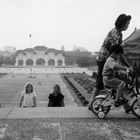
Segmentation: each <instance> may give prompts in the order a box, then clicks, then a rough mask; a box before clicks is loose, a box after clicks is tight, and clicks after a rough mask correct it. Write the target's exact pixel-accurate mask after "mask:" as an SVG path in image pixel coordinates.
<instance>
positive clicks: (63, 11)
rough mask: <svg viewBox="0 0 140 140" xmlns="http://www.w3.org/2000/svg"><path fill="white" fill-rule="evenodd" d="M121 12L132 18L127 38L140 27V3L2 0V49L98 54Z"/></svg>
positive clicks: (136, 0) (129, 0)
mask: <svg viewBox="0 0 140 140" xmlns="http://www.w3.org/2000/svg"><path fill="white" fill-rule="evenodd" d="M122 13H125V14H130V15H131V16H132V20H131V23H130V26H129V28H128V30H127V31H126V32H124V36H123V37H124V38H125V37H127V36H129V34H131V32H133V30H134V28H135V27H137V28H140V15H139V13H140V0H0V49H2V48H3V47H4V46H13V47H16V48H17V49H18V50H19V49H25V48H29V47H34V46H36V45H45V46H46V47H48V48H56V49H61V46H62V45H64V46H65V50H72V49H73V46H74V45H77V46H82V47H84V48H86V49H88V50H89V51H93V52H94V51H98V50H99V49H100V46H101V45H102V42H103V40H104V38H105V36H106V34H107V33H108V31H109V30H111V29H112V28H113V27H114V22H115V20H116V18H117V17H118V15H119V14H122ZM29 34H32V37H31V38H30V37H29Z"/></svg>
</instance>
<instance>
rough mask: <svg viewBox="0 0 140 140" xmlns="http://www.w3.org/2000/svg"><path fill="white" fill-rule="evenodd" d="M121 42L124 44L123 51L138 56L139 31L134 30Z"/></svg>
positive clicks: (139, 49) (139, 46)
mask: <svg viewBox="0 0 140 140" xmlns="http://www.w3.org/2000/svg"><path fill="white" fill-rule="evenodd" d="M123 42H124V44H125V45H124V50H126V51H127V52H129V53H135V54H140V29H135V30H134V32H133V33H132V34H131V35H130V36H129V37H128V38H126V39H125V40H124V41H123Z"/></svg>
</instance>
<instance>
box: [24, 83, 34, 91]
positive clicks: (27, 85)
mask: <svg viewBox="0 0 140 140" xmlns="http://www.w3.org/2000/svg"><path fill="white" fill-rule="evenodd" d="M29 86H30V87H31V92H33V85H32V84H30V83H28V84H26V86H25V92H26V93H29V92H28V87H29Z"/></svg>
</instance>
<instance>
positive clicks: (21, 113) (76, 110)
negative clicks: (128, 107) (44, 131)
mask: <svg viewBox="0 0 140 140" xmlns="http://www.w3.org/2000/svg"><path fill="white" fill-rule="evenodd" d="M106 117H107V118H131V119H132V118H136V117H135V116H134V115H133V114H126V113H125V112H124V110H123V109H122V108H121V109H118V110H111V111H110V113H109V114H108V115H107V116H106ZM23 118H62V119H63V118H89V119H92V118H93V119H94V118H97V116H96V115H95V114H93V113H92V112H91V111H89V110H88V109H87V107H49V108H48V107H36V108H18V107H13V108H1V109H0V119H23Z"/></svg>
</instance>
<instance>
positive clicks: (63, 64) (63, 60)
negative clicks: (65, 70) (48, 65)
mask: <svg viewBox="0 0 140 140" xmlns="http://www.w3.org/2000/svg"><path fill="white" fill-rule="evenodd" d="M62 62H63V63H62V66H65V65H66V64H65V57H64V56H63V59H62Z"/></svg>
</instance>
